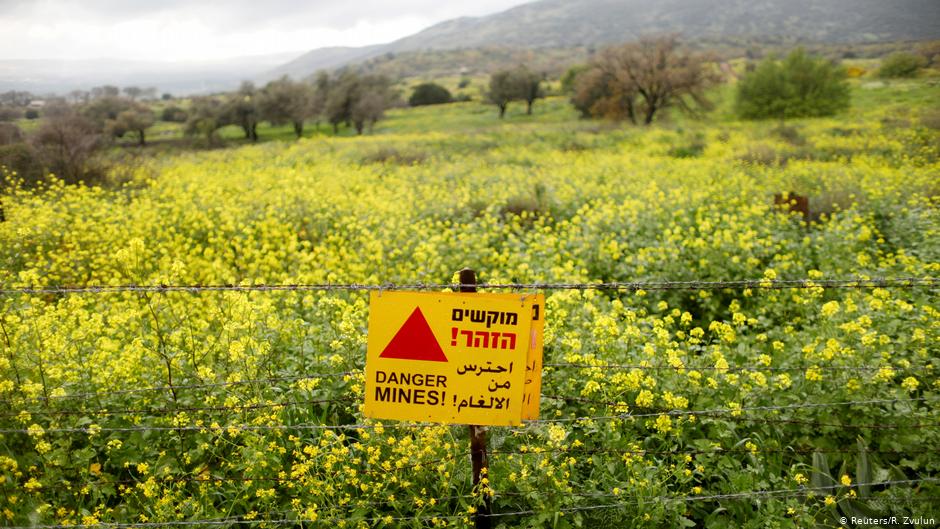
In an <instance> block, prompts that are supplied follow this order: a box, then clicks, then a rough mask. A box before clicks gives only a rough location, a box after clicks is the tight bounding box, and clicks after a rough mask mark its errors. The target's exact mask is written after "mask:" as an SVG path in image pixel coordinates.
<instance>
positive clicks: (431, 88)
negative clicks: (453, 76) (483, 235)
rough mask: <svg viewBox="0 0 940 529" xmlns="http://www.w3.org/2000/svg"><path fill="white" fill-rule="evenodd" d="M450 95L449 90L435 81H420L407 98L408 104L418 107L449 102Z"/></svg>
mask: <svg viewBox="0 0 940 529" xmlns="http://www.w3.org/2000/svg"><path fill="white" fill-rule="evenodd" d="M451 100H452V97H451V95H450V91H449V90H447V89H446V88H444V87H443V86H441V85H439V84H437V83H421V84H419V85H418V86H416V87H415V88H414V91H413V92H412V93H411V97H409V98H408V105H409V106H413V107H419V106H422V105H440V104H443V103H450V102H451Z"/></svg>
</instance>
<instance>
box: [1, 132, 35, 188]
mask: <svg viewBox="0 0 940 529" xmlns="http://www.w3.org/2000/svg"><path fill="white" fill-rule="evenodd" d="M0 167H5V168H6V170H7V171H11V172H14V173H16V176H17V178H19V179H20V180H22V182H23V184H24V185H25V186H26V187H33V186H35V185H36V184H37V183H39V182H40V181H42V179H43V178H44V177H45V169H44V168H43V165H42V162H41V161H40V160H39V153H37V152H36V150H35V149H33V148H32V147H31V146H30V145H29V144H28V143H13V144H10V145H3V146H0ZM0 174H2V171H0ZM2 188H3V179H2V178H0V189H2Z"/></svg>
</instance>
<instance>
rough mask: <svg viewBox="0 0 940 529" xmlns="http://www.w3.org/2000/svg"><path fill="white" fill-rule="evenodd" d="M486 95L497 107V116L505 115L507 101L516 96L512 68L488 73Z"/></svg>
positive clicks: (516, 90) (516, 91)
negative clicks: (488, 80) (488, 84)
mask: <svg viewBox="0 0 940 529" xmlns="http://www.w3.org/2000/svg"><path fill="white" fill-rule="evenodd" d="M486 97H487V99H489V101H490V102H491V103H493V104H495V105H496V108H498V109H499V117H500V119H502V118H503V117H504V116H505V115H506V108H507V107H508V106H509V103H510V102H511V101H513V100H514V99H516V98H517V97H518V89H517V88H516V84H515V83H514V82H513V72H512V70H500V71H498V72H496V73H494V74H492V75H490V87H489V90H488V91H487V93H486Z"/></svg>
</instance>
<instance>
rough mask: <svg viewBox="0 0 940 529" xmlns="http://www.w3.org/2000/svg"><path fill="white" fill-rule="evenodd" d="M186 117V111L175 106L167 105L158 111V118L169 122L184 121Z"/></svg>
mask: <svg viewBox="0 0 940 529" xmlns="http://www.w3.org/2000/svg"><path fill="white" fill-rule="evenodd" d="M188 117H189V116H188V115H187V114H186V111H185V110H183V109H182V108H180V107H177V106H168V107H166V108H164V109H163V112H161V113H160V119H161V120H163V121H167V122H170V123H186V119H187V118H188Z"/></svg>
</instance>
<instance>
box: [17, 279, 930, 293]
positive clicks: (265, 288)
mask: <svg viewBox="0 0 940 529" xmlns="http://www.w3.org/2000/svg"><path fill="white" fill-rule="evenodd" d="M471 287H472V288H477V289H487V290H620V291H639V290H644V291H658V290H744V289H753V290H758V289H760V290H780V289H809V288H823V289H835V288H848V289H873V288H928V289H930V288H934V287H940V278H930V277H892V278H874V279H872V278H848V279H742V280H715V281H711V280H689V281H625V282H620V281H614V282H595V283H480V284H452V283H451V284H447V283H437V284H435V283H410V284H394V283H386V284H380V285H376V284H365V283H346V284H341V283H294V284H257V285H234V284H192V285H164V284H161V285H134V284H126V285H85V286H54V285H53V286H30V287H13V286H3V287H0V294H3V295H20V294H25V295H32V294H108V293H122V292H138V293H142V292H148V293H165V292H187V293H199V292H310V291H359V292H370V291H387V290H412V291H423V290H448V289H450V290H459V289H461V288H471Z"/></svg>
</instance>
